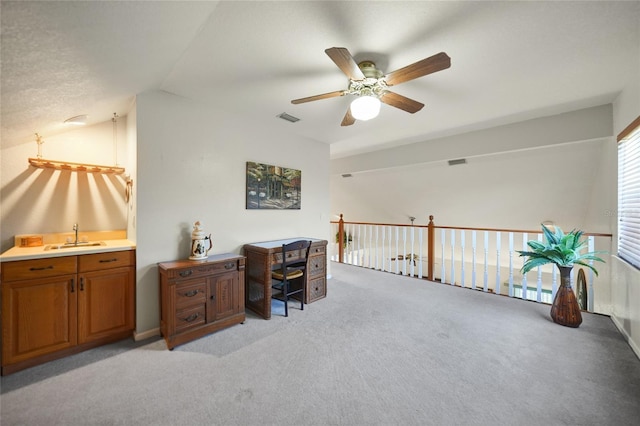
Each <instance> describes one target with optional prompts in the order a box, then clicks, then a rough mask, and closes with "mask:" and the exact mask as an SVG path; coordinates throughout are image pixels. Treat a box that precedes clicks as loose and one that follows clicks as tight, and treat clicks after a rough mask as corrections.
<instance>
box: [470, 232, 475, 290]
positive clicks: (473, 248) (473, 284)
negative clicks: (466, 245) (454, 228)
mask: <svg viewBox="0 0 640 426" xmlns="http://www.w3.org/2000/svg"><path fill="white" fill-rule="evenodd" d="M471 288H472V289H473V290H475V289H476V231H475V230H474V231H471Z"/></svg>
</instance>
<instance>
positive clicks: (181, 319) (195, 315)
mask: <svg viewBox="0 0 640 426" xmlns="http://www.w3.org/2000/svg"><path fill="white" fill-rule="evenodd" d="M206 319H207V315H206V305H205V304H204V303H202V304H200V305H198V306H194V307H191V308H187V309H181V310H179V311H178V312H176V333H181V332H183V331H186V330H188V329H190V328H194V327H198V326H200V325H202V324H204V323H205V321H206Z"/></svg>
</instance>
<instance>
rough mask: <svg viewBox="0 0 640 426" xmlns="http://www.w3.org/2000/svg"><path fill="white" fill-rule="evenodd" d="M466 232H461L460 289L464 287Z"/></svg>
mask: <svg viewBox="0 0 640 426" xmlns="http://www.w3.org/2000/svg"><path fill="white" fill-rule="evenodd" d="M464 246H465V242H464V230H463V229H461V230H460V287H464V286H465V285H464V249H465V247H464Z"/></svg>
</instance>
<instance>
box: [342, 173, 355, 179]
mask: <svg viewBox="0 0 640 426" xmlns="http://www.w3.org/2000/svg"><path fill="white" fill-rule="evenodd" d="M351 176H353V175H352V174H351V173H345V174H343V175H342V177H343V178H348V177H351Z"/></svg>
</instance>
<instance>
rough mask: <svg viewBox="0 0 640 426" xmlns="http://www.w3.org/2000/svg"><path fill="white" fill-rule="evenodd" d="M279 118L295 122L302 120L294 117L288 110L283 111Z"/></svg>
mask: <svg viewBox="0 0 640 426" xmlns="http://www.w3.org/2000/svg"><path fill="white" fill-rule="evenodd" d="M277 117H278V118H282V119H283V120H287V121H289V122H291V123H295V122H296V121H300V119H299V118H298V117H294V116H293V115H289V114H287V113H286V112H283V113H282V114H280V115H277Z"/></svg>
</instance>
